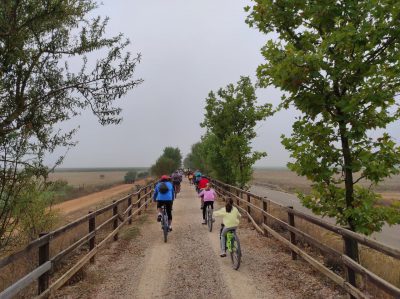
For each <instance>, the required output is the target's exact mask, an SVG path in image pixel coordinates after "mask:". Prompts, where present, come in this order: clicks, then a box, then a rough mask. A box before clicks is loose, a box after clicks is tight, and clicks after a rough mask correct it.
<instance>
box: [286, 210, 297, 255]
mask: <svg viewBox="0 0 400 299" xmlns="http://www.w3.org/2000/svg"><path fill="white" fill-rule="evenodd" d="M288 209H289V210H290V209H292V210H293V207H292V206H289V207H288ZM288 223H289V225H290V226H293V227H295V225H294V215H293V214H292V213H290V211H288ZM290 243H292V244H294V245H296V234H295V233H294V232H290ZM292 260H297V253H296V252H294V251H293V250H292Z"/></svg>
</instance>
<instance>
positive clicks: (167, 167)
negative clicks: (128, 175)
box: [150, 146, 182, 176]
mask: <svg viewBox="0 0 400 299" xmlns="http://www.w3.org/2000/svg"><path fill="white" fill-rule="evenodd" d="M181 165H182V154H181V150H180V149H179V148H177V147H175V148H174V147H171V146H167V147H166V148H164V151H163V154H162V155H161V156H160V157H159V158H158V159H157V161H156V163H155V164H154V165H152V166H151V168H150V172H151V174H152V175H155V176H161V175H163V174H166V175H170V174H171V173H172V172H174V171H175V170H177V169H178V168H180V167H181Z"/></svg>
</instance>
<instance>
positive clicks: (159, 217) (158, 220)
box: [157, 214, 162, 222]
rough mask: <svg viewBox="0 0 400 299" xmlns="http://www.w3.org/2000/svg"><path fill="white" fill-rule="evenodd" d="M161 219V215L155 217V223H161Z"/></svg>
mask: <svg viewBox="0 0 400 299" xmlns="http://www.w3.org/2000/svg"><path fill="white" fill-rule="evenodd" d="M161 217H162V215H161V214H158V216H157V222H161Z"/></svg>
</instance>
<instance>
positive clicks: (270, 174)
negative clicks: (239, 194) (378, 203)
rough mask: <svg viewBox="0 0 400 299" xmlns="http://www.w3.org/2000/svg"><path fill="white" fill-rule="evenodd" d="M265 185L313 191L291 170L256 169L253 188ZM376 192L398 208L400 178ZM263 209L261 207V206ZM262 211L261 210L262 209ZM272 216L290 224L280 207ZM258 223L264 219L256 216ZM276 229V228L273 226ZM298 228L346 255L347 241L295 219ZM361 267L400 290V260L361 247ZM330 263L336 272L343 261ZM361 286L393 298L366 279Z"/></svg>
mask: <svg viewBox="0 0 400 299" xmlns="http://www.w3.org/2000/svg"><path fill="white" fill-rule="evenodd" d="M254 183H255V184H260V185H265V186H268V187H272V188H274V189H277V190H285V191H289V192H290V191H292V192H293V191H295V190H300V191H302V192H307V191H309V190H310V182H309V181H307V180H306V179H305V178H303V177H299V176H297V175H296V174H295V173H292V172H291V171H289V170H287V169H256V170H255V172H254V175H253V184H254ZM376 191H378V192H379V193H381V194H382V197H383V202H382V203H383V204H393V203H394V204H398V203H399V200H400V176H394V177H392V178H389V179H387V180H386V181H384V182H383V183H382V184H381V186H379V187H378V188H376ZM257 205H258V206H260V204H257ZM260 207H261V206H260ZM268 210H269V213H270V214H272V215H274V216H275V217H277V218H279V219H281V220H283V221H287V214H286V212H284V210H283V209H281V208H280V207H279V206H277V205H273V204H271V205H270V206H269V208H268ZM255 216H256V218H257V219H258V221H260V219H261V217H260V215H258V214H255ZM269 224H271V225H272V226H274V224H273V223H272V222H271V223H269ZM295 224H296V227H297V228H299V229H301V230H302V231H303V232H305V233H307V234H309V235H311V236H313V237H314V238H315V239H317V240H319V241H320V242H322V243H323V244H325V245H327V246H329V247H331V248H334V249H336V250H337V251H339V252H343V240H342V239H341V237H340V236H338V235H337V234H334V233H332V232H329V231H327V230H325V229H323V228H321V227H319V226H317V225H314V224H312V223H309V222H307V221H304V220H302V219H299V218H297V217H295ZM359 252H360V264H361V265H363V266H364V267H365V268H367V269H369V270H370V271H371V272H373V273H375V274H377V275H378V276H380V277H382V278H383V279H385V280H386V281H388V282H390V283H392V284H393V285H395V286H397V287H399V288H400V260H398V259H394V258H392V257H389V256H387V255H385V254H382V253H380V252H378V251H375V250H373V249H370V248H367V247H365V246H362V245H360V246H359ZM326 262H327V263H328V264H329V265H330V266H331V267H332V268H335V269H337V268H340V266H339V263H340V262H339V261H334V260H330V259H326ZM342 274H343V273H342ZM358 282H359V283H360V286H361V287H362V288H364V289H366V290H367V291H368V292H369V293H370V294H371V295H372V296H373V297H374V298H382V299H384V298H392V297H391V296H389V295H387V294H385V293H383V291H380V290H379V289H378V288H376V287H375V286H374V285H373V284H372V283H371V282H368V281H364V280H363V278H362V277H360V276H359V277H358Z"/></svg>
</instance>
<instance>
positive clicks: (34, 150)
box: [0, 0, 142, 248]
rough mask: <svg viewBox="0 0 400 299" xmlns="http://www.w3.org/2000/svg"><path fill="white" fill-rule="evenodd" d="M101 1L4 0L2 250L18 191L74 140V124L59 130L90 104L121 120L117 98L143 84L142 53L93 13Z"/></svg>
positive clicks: (0, 16)
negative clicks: (139, 67) (132, 49)
mask: <svg viewBox="0 0 400 299" xmlns="http://www.w3.org/2000/svg"><path fill="white" fill-rule="evenodd" d="M96 6H97V4H96V3H95V1H94V0H76V1H58V0H47V1H42V0H31V1H1V2H0V111H1V112H0V240H1V242H0V248H1V247H2V246H3V245H4V242H6V240H8V239H9V237H8V236H10V235H12V232H11V231H12V230H13V229H14V228H16V223H18V219H16V218H14V217H16V216H15V215H14V216H12V214H13V212H12V211H14V209H15V207H16V206H17V205H19V201H21V200H22V199H21V198H20V196H22V194H24V192H25V191H24V190H25V188H27V190H30V189H32V186H31V185H30V183H26V182H30V181H31V180H35V179H37V178H39V177H41V178H42V179H43V178H46V176H47V174H48V172H49V170H48V169H47V167H46V166H45V165H44V163H43V159H44V156H45V155H46V154H47V153H49V152H50V153H51V152H54V150H55V149H56V148H57V147H60V146H65V147H71V146H74V145H75V142H73V140H72V138H73V135H74V133H75V132H76V129H73V130H71V131H66V132H65V131H62V130H60V129H57V130H54V128H55V127H57V128H61V127H62V126H60V123H62V122H64V121H67V120H69V119H71V118H73V117H75V116H77V115H79V114H80V113H81V112H82V111H83V110H85V109H89V110H91V111H92V112H93V114H94V115H95V116H96V117H97V118H98V120H99V122H100V123H101V124H103V125H106V124H118V123H119V122H120V121H121V118H120V112H121V109H120V108H119V107H117V106H115V101H116V100H117V99H119V98H121V97H122V96H123V95H125V94H126V93H127V92H128V91H129V90H131V89H133V88H134V87H135V86H136V85H138V84H140V83H141V82H142V80H135V79H133V74H134V71H135V67H136V65H137V63H139V60H140V55H137V56H132V55H131V54H130V53H129V52H126V48H127V46H128V45H129V41H128V40H126V39H125V38H124V37H123V35H122V34H119V35H116V36H110V35H109V34H106V27H107V22H108V19H107V18H106V19H102V18H100V17H96V16H95V15H94V14H93V10H94V9H95V8H96ZM92 52H96V55H91V56H89V55H88V54H89V53H92ZM88 57H93V60H95V61H91V60H90V59H89V58H88ZM71 60H73V62H74V63H73V64H74V67H73V68H71V69H70V67H69V63H70V62H71ZM76 66H78V68H76ZM61 162H62V157H61V158H60V159H59V160H58V161H57V163H56V165H59V164H60V163H61ZM25 183H26V185H25ZM3 241H4V242H3Z"/></svg>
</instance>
